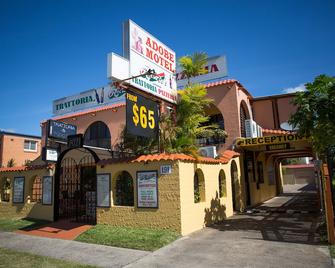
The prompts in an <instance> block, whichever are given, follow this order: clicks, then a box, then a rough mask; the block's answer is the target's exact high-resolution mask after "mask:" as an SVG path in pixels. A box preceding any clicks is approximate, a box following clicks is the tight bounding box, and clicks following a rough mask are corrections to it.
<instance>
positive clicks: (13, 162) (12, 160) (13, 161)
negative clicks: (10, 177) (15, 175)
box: [7, 158, 15, 167]
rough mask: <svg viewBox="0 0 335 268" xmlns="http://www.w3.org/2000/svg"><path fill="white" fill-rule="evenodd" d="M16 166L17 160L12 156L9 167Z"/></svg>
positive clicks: (8, 163)
mask: <svg viewBox="0 0 335 268" xmlns="http://www.w3.org/2000/svg"><path fill="white" fill-rule="evenodd" d="M14 166H15V160H14V158H11V159H9V160H8V162H7V167H14Z"/></svg>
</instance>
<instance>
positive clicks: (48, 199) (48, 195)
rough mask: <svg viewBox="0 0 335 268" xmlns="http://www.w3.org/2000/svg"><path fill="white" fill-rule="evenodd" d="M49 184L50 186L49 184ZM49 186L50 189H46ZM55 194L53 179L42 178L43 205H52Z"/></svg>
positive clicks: (50, 177)
mask: <svg viewBox="0 0 335 268" xmlns="http://www.w3.org/2000/svg"><path fill="white" fill-rule="evenodd" d="M47 183H48V184H47ZM46 186H49V188H46ZM52 193H53V177H52V176H43V177H42V205H52V199H53V198H52V197H53V195H52Z"/></svg>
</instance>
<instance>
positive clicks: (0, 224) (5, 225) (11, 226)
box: [0, 218, 49, 232]
mask: <svg viewBox="0 0 335 268" xmlns="http://www.w3.org/2000/svg"><path fill="white" fill-rule="evenodd" d="M47 223H49V221H45V220H37V219H29V218H24V219H15V218H0V230H1V231H7V232H13V231H16V230H31V229H34V228H37V227H39V226H41V225H44V224H47Z"/></svg>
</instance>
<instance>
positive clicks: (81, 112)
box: [52, 102, 126, 120]
mask: <svg viewBox="0 0 335 268" xmlns="http://www.w3.org/2000/svg"><path fill="white" fill-rule="evenodd" d="M123 106H126V103H125V102H122V103H117V104H112V105H106V106H102V107H96V108H93V109H89V110H85V111H80V112H76V113H71V114H67V115H61V116H56V117H54V118H52V119H53V120H60V119H66V118H71V117H78V116H82V115H86V114H90V113H96V112H102V111H107V110H112V109H116V108H119V107H123Z"/></svg>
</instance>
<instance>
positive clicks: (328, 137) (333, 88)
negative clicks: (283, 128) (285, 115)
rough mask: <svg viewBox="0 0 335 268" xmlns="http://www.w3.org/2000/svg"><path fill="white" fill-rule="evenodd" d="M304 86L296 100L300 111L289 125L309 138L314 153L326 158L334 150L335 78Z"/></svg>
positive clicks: (318, 79)
mask: <svg viewBox="0 0 335 268" xmlns="http://www.w3.org/2000/svg"><path fill="white" fill-rule="evenodd" d="M305 86H306V91H304V92H298V93H297V95H296V97H295V98H294V100H293V103H294V104H295V105H296V106H297V111H296V113H295V114H293V115H292V116H291V118H290V120H289V123H290V124H292V125H293V126H294V127H297V128H298V134H300V135H306V136H310V137H311V139H312V143H313V147H314V149H315V151H316V152H318V153H319V154H320V156H321V157H326V155H327V154H329V153H331V152H332V151H333V150H334V146H335V77H330V76H326V75H320V76H318V77H316V78H315V80H314V82H312V83H307V84H306V85H305Z"/></svg>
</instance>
